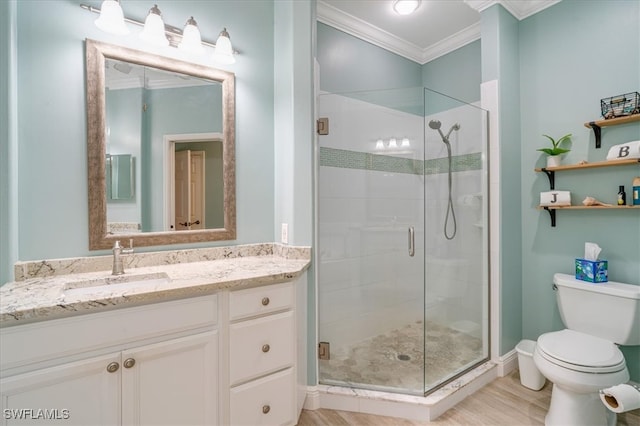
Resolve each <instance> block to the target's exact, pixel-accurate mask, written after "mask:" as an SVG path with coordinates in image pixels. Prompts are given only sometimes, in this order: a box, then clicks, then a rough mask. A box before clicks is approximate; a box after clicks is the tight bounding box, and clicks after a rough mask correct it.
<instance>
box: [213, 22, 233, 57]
mask: <svg viewBox="0 0 640 426" xmlns="http://www.w3.org/2000/svg"><path fill="white" fill-rule="evenodd" d="M213 60H214V61H216V62H219V63H221V64H227V65H229V64H234V63H235V62H236V58H234V57H233V47H231V38H230V37H229V33H228V32H227V29H226V28H225V29H223V30H222V31H221V32H220V36H219V37H218V40H217V41H216V51H215V53H214V54H213Z"/></svg>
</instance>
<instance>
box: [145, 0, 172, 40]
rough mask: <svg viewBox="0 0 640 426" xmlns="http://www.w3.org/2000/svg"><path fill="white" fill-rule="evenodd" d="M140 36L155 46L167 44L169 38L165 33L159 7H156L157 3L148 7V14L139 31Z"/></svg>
mask: <svg viewBox="0 0 640 426" xmlns="http://www.w3.org/2000/svg"><path fill="white" fill-rule="evenodd" d="M140 38H141V39H142V40H144V41H146V42H147V43H151V44H153V45H155V46H168V45H169V40H168V39H167V36H166V34H165V29H164V21H163V20H162V13H161V12H160V9H158V5H157V4H154V5H153V7H152V8H151V9H149V14H148V15H147V18H146V19H145V20H144V29H143V30H142V32H141V33H140Z"/></svg>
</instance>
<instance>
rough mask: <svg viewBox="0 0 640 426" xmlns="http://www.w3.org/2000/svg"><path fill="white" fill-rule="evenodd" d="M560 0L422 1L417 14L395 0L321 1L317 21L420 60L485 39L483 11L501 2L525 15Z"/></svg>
mask: <svg viewBox="0 0 640 426" xmlns="http://www.w3.org/2000/svg"><path fill="white" fill-rule="evenodd" d="M559 1H560V0H422V3H421V4H420V7H419V8H418V10H417V11H416V12H414V13H413V14H412V15H408V16H401V15H398V14H396V13H395V12H394V11H393V8H392V6H393V0H318V3H317V4H318V21H320V22H323V23H325V24H327V25H331V26H333V27H335V28H337V29H339V30H342V31H344V32H346V33H348V34H351V35H354V36H356V37H359V38H361V39H363V40H366V41H368V42H370V43H373V44H375V45H377V46H380V47H382V48H384V49H387V50H390V51H392V52H394V53H397V54H399V55H401V56H404V57H405V58H408V59H411V60H413V61H415V62H418V63H420V64H424V63H426V62H429V61H431V60H433V59H435V58H437V57H439V56H442V55H444V54H446V53H449V52H451V51H453V50H455V49H458V48H460V47H462V46H464V45H466V44H468V43H470V42H472V41H475V40H478V39H479V38H480V12H481V11H483V10H484V9H486V8H488V7H490V6H492V5H494V4H496V3H500V4H502V5H503V6H504V7H505V8H506V9H507V10H508V11H509V12H510V13H511V14H512V15H513V16H515V17H516V18H518V19H524V18H526V17H528V16H531V15H533V14H535V13H537V12H539V11H540V10H542V9H545V8H547V7H549V6H552V5H554V4H556V3H558V2H559Z"/></svg>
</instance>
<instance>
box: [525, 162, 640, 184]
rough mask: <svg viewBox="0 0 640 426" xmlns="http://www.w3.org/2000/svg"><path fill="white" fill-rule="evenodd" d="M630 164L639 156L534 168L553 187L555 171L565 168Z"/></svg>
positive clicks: (574, 168)
mask: <svg viewBox="0 0 640 426" xmlns="http://www.w3.org/2000/svg"><path fill="white" fill-rule="evenodd" d="M632 164H640V158H632V159H630V160H611V161H596V162H594V163H584V164H567V165H564V166H557V167H539V168H537V169H534V170H535V171H536V172H542V173H544V174H546V175H547V177H548V178H549V187H550V188H551V189H556V188H555V182H556V178H555V172H562V171H565V170H578V169H594V168H597V167H614V166H629V165H632Z"/></svg>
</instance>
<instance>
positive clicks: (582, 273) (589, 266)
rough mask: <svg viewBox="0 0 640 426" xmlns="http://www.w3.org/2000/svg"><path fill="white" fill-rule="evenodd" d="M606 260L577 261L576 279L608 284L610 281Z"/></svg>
mask: <svg viewBox="0 0 640 426" xmlns="http://www.w3.org/2000/svg"><path fill="white" fill-rule="evenodd" d="M608 267H609V262H607V261H606V260H586V259H576V279H577V280H581V281H588V282H590V283H606V282H607V281H609V277H608V273H607V268H608Z"/></svg>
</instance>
